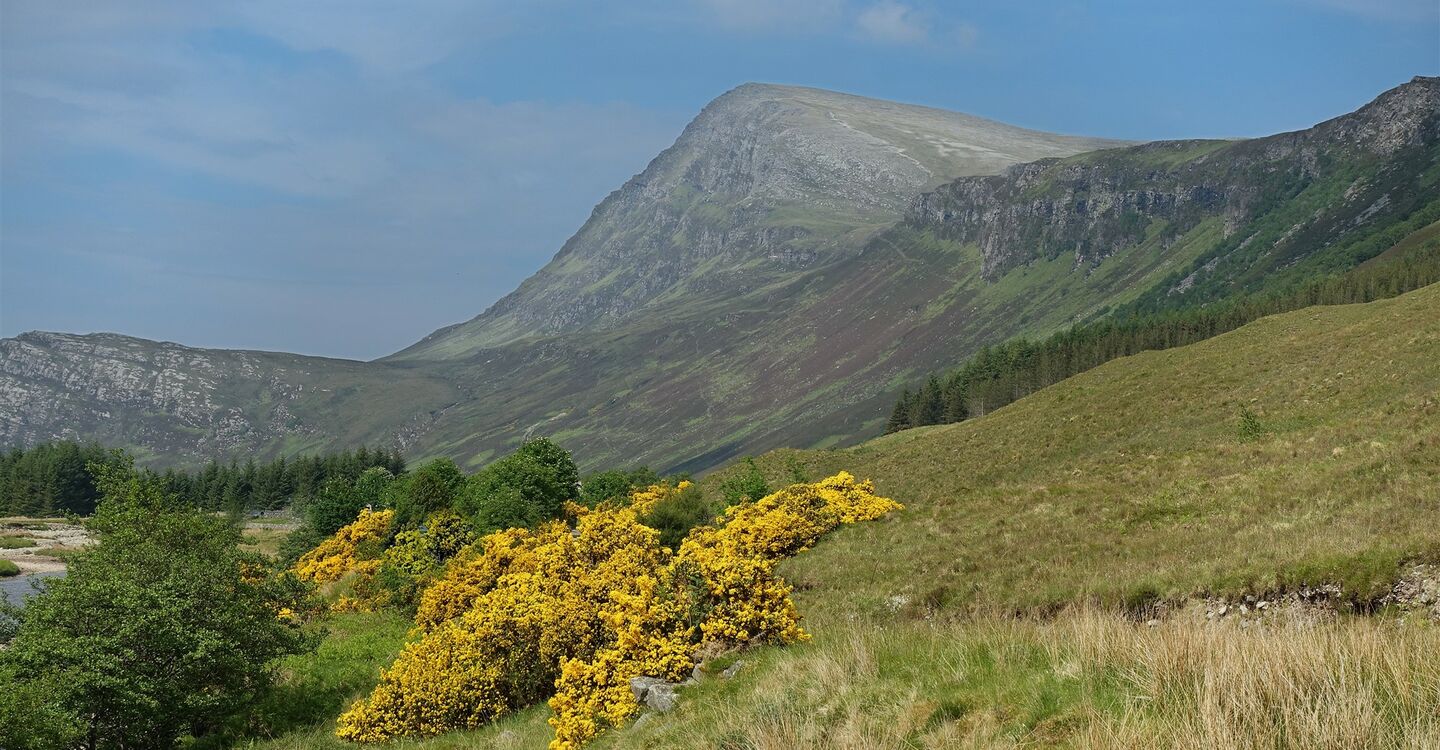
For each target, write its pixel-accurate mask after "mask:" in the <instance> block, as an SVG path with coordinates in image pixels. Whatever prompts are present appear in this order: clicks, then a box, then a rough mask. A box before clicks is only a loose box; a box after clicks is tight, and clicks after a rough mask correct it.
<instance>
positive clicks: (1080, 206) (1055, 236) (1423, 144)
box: [910, 78, 1440, 297]
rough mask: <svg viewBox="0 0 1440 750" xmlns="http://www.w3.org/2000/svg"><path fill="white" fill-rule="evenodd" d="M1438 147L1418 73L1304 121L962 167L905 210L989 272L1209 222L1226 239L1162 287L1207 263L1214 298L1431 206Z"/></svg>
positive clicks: (1434, 116) (1430, 94) (1431, 100)
mask: <svg viewBox="0 0 1440 750" xmlns="http://www.w3.org/2000/svg"><path fill="white" fill-rule="evenodd" d="M1437 148H1440V79H1436V78H1416V79H1414V80H1413V81H1411V83H1409V84H1408V85H1406V86H1402V87H1400V88H1397V89H1394V90H1392V91H1389V92H1386V93H1385V94H1383V95H1381V96H1380V97H1379V98H1378V99H1376V100H1375V101H1374V102H1372V103H1370V104H1369V105H1367V106H1366V107H1364V108H1363V109H1361V110H1359V111H1357V112H1355V113H1353V114H1350V115H1345V116H1343V117H1338V118H1336V119H1334V120H1330V121H1328V122H1324V123H1321V124H1319V125H1317V126H1315V127H1313V128H1310V129H1308V130H1303V131H1299V132H1294V133H1283V134H1280V135H1275V136H1271V137H1268V138H1259V139H1255V140H1251V141H1243V142H1225V141H1170V142H1157V143H1151V144H1146V145H1143V146H1139V147H1136V148H1130V149H1125V150H1121V151H1115V152H1110V153H1098V154H1087V155H1083V156H1079V157H1074V158H1069V159H1062V160H1044V161H1038V162H1035V163H1031V164H1025V165H1021V166H1017V167H1012V168H1011V169H1008V170H1006V172H1005V173H1004V174H1003V175H999V176H995V177H989V178H981V179H969V180H957V181H955V182H952V183H950V184H949V185H946V186H944V187H943V188H941V189H940V190H937V191H935V192H933V193H930V194H927V195H925V196H923V197H922V198H921V199H920V200H919V201H917V202H916V205H915V207H914V210H913V211H912V213H911V217H910V218H911V220H912V221H913V222H915V223H917V224H921V225H929V226H933V227H935V228H936V229H937V231H938V232H939V233H940V234H941V235H943V236H945V237H947V238H949V239H953V240H955V241H958V242H968V243H974V244H975V245H977V246H978V247H979V249H980V254H981V257H982V259H983V261H984V273H985V276H986V277H987V278H990V279H994V278H998V277H999V276H1000V275H1002V274H1004V273H1005V272H1007V271H1009V270H1010V269H1012V268H1015V267H1017V266H1019V265H1021V264H1024V263H1028V262H1032V261H1035V260H1045V259H1050V258H1054V257H1057V256H1059V255H1061V254H1071V255H1073V257H1074V261H1075V263H1076V265H1077V266H1080V265H1086V264H1089V265H1093V264H1095V263H1098V262H1100V261H1102V260H1104V259H1105V258H1106V257H1108V256H1109V255H1111V254H1113V253H1116V252H1119V251H1121V250H1122V249H1123V248H1126V247H1130V246H1134V245H1138V244H1141V243H1143V242H1145V241H1146V240H1147V239H1150V238H1152V237H1158V238H1159V241H1160V243H1161V244H1162V245H1168V244H1171V243H1173V242H1174V241H1175V240H1176V239H1177V238H1179V237H1182V236H1184V235H1185V234H1186V233H1187V232H1190V231H1192V230H1194V229H1195V228H1196V227H1197V226H1199V225H1200V224H1202V223H1204V222H1206V221H1215V222H1218V227H1219V230H1220V234H1221V236H1222V238H1223V239H1224V240H1227V241H1222V242H1221V243H1219V244H1218V245H1217V246H1216V247H1214V248H1212V250H1211V251H1210V252H1208V253H1206V257H1205V258H1203V259H1202V260H1201V262H1200V265H1199V266H1198V267H1197V268H1196V269H1195V270H1194V273H1192V274H1190V275H1187V276H1186V277H1185V278H1184V279H1183V280H1182V281H1181V282H1179V283H1178V284H1177V285H1175V286H1173V287H1169V288H1166V289H1165V290H1164V292H1165V293H1166V294H1182V293H1189V294H1190V295H1191V296H1195V295H1196V294H1197V293H1198V292H1199V291H1200V290H1202V289H1205V287H1206V284H1205V283H1203V282H1205V279H1206V277H1207V276H1208V277H1211V283H1209V287H1210V288H1209V290H1208V291H1209V292H1210V295H1209V296H1211V297H1214V296H1218V295H1219V294H1223V293H1226V292H1228V291H1230V289H1231V287H1233V286H1235V285H1237V284H1238V285H1240V286H1244V287H1253V286H1255V285H1256V282H1259V281H1261V280H1263V279H1266V278H1269V277H1271V276H1272V275H1273V274H1274V272H1276V271H1277V270H1279V269H1283V268H1286V267H1288V266H1290V265H1292V264H1294V263H1297V262H1301V261H1305V260H1307V259H1308V260H1311V261H1316V260H1318V259H1319V258H1317V257H1316V256H1317V255H1318V256H1320V257H1323V258H1326V259H1329V260H1334V257H1333V256H1334V255H1336V249H1335V248H1333V247H1328V246H1329V245H1331V244H1333V243H1334V242H1336V241H1340V242H1344V240H1345V239H1346V238H1347V237H1350V236H1354V235H1360V234H1364V233H1365V229H1366V228H1367V226H1373V225H1383V224H1385V223H1387V222H1388V221H1389V220H1391V219H1394V218H1396V217H1406V216H1410V215H1411V214H1413V213H1414V212H1416V211H1419V210H1423V209H1425V207H1426V206H1427V205H1430V204H1432V203H1433V202H1434V201H1435V199H1436V185H1437V176H1436V174H1435V171H1434V167H1435V165H1436V163H1437ZM1436 218H1440V216H1437V217H1431V219H1430V220H1432V221H1433V220H1435V219H1436ZM1342 260H1343V259H1342ZM1350 260H1351V262H1353V259H1350ZM1222 262H1223V263H1226V264H1227V265H1226V267H1224V268H1219V267H1218V266H1219V264H1220V263H1222ZM1336 265H1337V266H1343V265H1346V264H1345V263H1343V262H1341V263H1337V264H1336ZM1216 277H1219V278H1220V279H1221V280H1222V281H1223V282H1224V283H1223V284H1221V283H1214V281H1215V278H1216ZM1197 284H1199V285H1200V286H1199V287H1198V288H1197Z"/></svg>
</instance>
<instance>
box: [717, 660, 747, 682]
mask: <svg viewBox="0 0 1440 750" xmlns="http://www.w3.org/2000/svg"><path fill="white" fill-rule="evenodd" d="M744 666H745V662H744V660H736V662H735V663H734V664H731V665H730V666H728V667H726V668H725V671H723V672H721V673H720V676H721V677H724V678H725V679H727V680H729V679H732V678H734V677H735V674H736V673H737V672H739V671H740V669H741V668H742V667H744Z"/></svg>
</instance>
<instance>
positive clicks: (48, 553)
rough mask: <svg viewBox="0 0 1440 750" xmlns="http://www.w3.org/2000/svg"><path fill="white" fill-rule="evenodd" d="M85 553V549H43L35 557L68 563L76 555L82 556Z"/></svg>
mask: <svg viewBox="0 0 1440 750" xmlns="http://www.w3.org/2000/svg"><path fill="white" fill-rule="evenodd" d="M85 551H86V548H85V547H46V548H45V549H42V550H38V551H37V552H36V553H35V556H36V557H48V558H50V559H52V560H59V561H60V562H70V561H71V560H73V559H74V558H75V557H76V556H77V555H81V554H84V553H85Z"/></svg>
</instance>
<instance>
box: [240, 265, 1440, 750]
mask: <svg viewBox="0 0 1440 750" xmlns="http://www.w3.org/2000/svg"><path fill="white" fill-rule="evenodd" d="M1437 310H1440V285H1437V286H1433V287H1429V288H1426V289H1422V290H1419V291H1416V292H1413V293H1411V294H1408V295H1405V296H1402V297H1399V298H1396V299H1392V300H1385V301H1381V302H1375V303H1370V304H1367V305H1352V306H1342V307H1326V308H1311V309H1307V310H1302V311H1297V312H1294V313H1288V314H1285V315H1279V316H1274V317H1271V318H1266V319H1263V320H1261V321H1257V322H1256V323H1253V324H1251V325H1248V326H1245V327H1243V328H1241V329H1239V330H1237V331H1234V332H1232V333H1229V334H1225V335H1223V336H1220V337H1217V338H1215V339H1211V340H1208V341H1205V342H1201V343H1199V344H1195V345H1192V346H1188V347H1182V348H1177V349H1171V350H1166V351H1160V352H1147V353H1144V354H1141V355H1138V356H1135V357H1129V358H1125V359H1121V360H1116V361H1114V362H1111V363H1108V364H1106V365H1104V366H1102V367H1100V368H1097V369H1095V370H1092V371H1090V372H1087V373H1084V374H1082V375H1079V376H1076V377H1074V378H1071V379H1069V380H1067V381H1065V382H1063V383H1060V384H1058V385H1056V386H1052V387H1050V388H1047V389H1045V390H1042V391H1040V392H1038V393H1036V394H1033V395H1031V396H1028V397H1026V398H1024V399H1021V400H1019V401H1017V402H1015V403H1014V404H1011V405H1009V406H1007V407H1004V408H1002V409H999V410H996V411H995V412H992V413H991V414H988V415H986V416H985V417H982V418H978V419H974V420H970V421H967V422H963V423H960V424H956V425H946V426H940V427H931V428H922V429H917V430H909V431H906V432H902V433H899V434H896V435H891V436H887V437H885V438H881V439H877V440H874V441H871V442H869V443H866V444H864V445H861V446H858V447H856V448H851V449H846V450H836V451H779V452H775V453H772V454H768V455H766V456H764V457H761V458H760V459H759V464H760V466H761V467H762V469H764V470H765V471H766V473H767V475H768V476H769V478H770V480H771V484H772V486H779V485H780V484H783V483H784V482H785V481H787V480H788V477H789V476H790V475H791V473H792V472H793V471H794V470H795V469H796V467H798V468H799V469H800V470H802V471H804V472H805V473H807V474H809V475H810V476H811V477H818V476H823V475H825V474H827V473H830V472H833V471H836V470H840V469H845V470H848V471H851V472H853V473H855V474H858V475H861V476H866V477H871V478H873V479H875V481H876V483H877V486H878V488H879V490H880V491H881V492H882V493H885V494H889V495H892V496H894V497H896V498H897V499H899V500H900V501H901V502H903V503H905V504H906V506H907V507H906V509H905V510H904V511H901V512H898V513H894V514H891V515H890V516H889V517H887V518H885V519H882V520H880V521H877V522H871V523H866V524H859V525H856V526H854V527H848V528H845V529H842V530H839V531H837V532H834V533H833V534H832V535H830V536H829V537H827V538H826V539H825V540H824V541H823V542H822V543H820V544H818V545H816V547H815V548H814V549H813V550H810V551H808V552H806V553H805V554H802V555H799V556H797V557H796V558H793V559H791V560H788V561H787V562H786V563H785V564H784V566H783V568H782V571H783V572H784V573H785V575H786V576H787V577H788V578H789V580H790V581H791V582H792V583H793V584H794V585H795V597H796V599H797V602H798V604H799V606H800V610H801V612H802V613H804V615H805V617H806V623H807V624H806V626H807V627H808V628H809V629H810V630H811V632H812V633H813V634H814V639H813V641H811V642H809V643H805V644H801V645H797V646H792V647H788V648H761V649H753V650H750V651H747V652H745V653H743V654H740V655H739V656H738V658H739V659H741V660H743V661H744V662H745V664H744V665H743V666H742V668H741V669H740V671H739V673H738V675H737V676H736V677H735V678H734V679H733V680H725V679H721V678H717V677H713V676H712V677H709V678H707V679H705V680H703V681H701V682H700V683H699V684H698V685H696V686H694V687H690V688H685V689H682V697H681V705H680V708H679V709H677V710H676V711H675V712H674V713H672V714H667V715H663V716H657V717H656V718H654V719H653V720H650V721H648V722H647V723H646V724H644V725H642V726H638V727H637V726H631V727H628V728H626V729H623V730H619V731H616V732H613V733H611V734H608V735H605V736H602V737H601V738H600V739H599V740H598V741H597V742H596V743H595V744H594V747H595V748H597V749H603V748H628V747H646V748H691V747H706V748H727V749H728V748H735V749H739V748H747V749H754V750H769V749H771V748H872V747H899V748H923V747H975V748H1020V747H1027V748H1029V747H1072V748H1106V749H1109V748H1140V747H1144V748H1175V749H1177V750H1199V749H1200V748H1245V749H1247V750H1248V749H1249V748H1255V749H1256V750H1258V749H1259V748H1266V749H1280V748H1296V749H1298V748H1352V747H1366V748H1372V747H1373V748H1396V749H1397V750H1399V749H1402V748H1403V749H1410V748H1414V749H1416V750H1418V749H1419V748H1428V747H1435V746H1440V660H1437V659H1435V658H1434V654H1435V653H1440V625H1437V624H1435V623H1430V622H1426V621H1423V620H1422V618H1417V617H1410V618H1406V619H1401V618H1398V617H1391V616H1389V615H1386V616H1384V617H1368V616H1360V615H1358V614H1345V613H1343V612H1342V613H1341V614H1339V615H1338V616H1333V617H1328V618H1327V617H1318V618H1317V617H1314V616H1309V615H1306V614H1305V613H1304V612H1298V613H1296V614H1295V615H1294V616H1293V617H1289V618H1285V617H1281V618H1278V619H1276V620H1274V621H1272V622H1269V623H1267V624H1263V625H1256V626H1251V627H1241V626H1240V625H1239V624H1238V623H1237V622H1235V621H1233V620H1227V621H1223V622H1210V621H1207V620H1206V619H1205V618H1204V616H1203V615H1201V614H1196V613H1195V612H1194V611H1193V609H1190V610H1183V611H1179V612H1178V613H1173V614H1172V615H1171V616H1168V617H1165V618H1163V619H1160V620H1157V621H1155V622H1154V623H1153V625H1151V624H1147V623H1142V622H1141V621H1139V620H1137V619H1136V617H1135V615H1136V614H1137V612H1139V611H1142V610H1144V609H1146V608H1148V607H1151V606H1153V605H1154V604H1155V603H1156V602H1157V601H1165V602H1170V603H1172V604H1174V605H1175V606H1176V607H1177V608H1178V607H1179V605H1180V604H1181V603H1183V602H1184V601H1185V600H1186V599H1187V598H1192V597H1198V596H1204V595H1215V594H1222V595H1237V594H1240V593H1245V592H1254V593H1261V592H1276V591H1281V590H1289V589H1294V588H1295V587H1297V586H1299V585H1300V584H1302V583H1320V582H1335V583H1339V584H1341V585H1342V586H1343V587H1344V590H1345V591H1346V592H1347V594H1346V595H1347V596H1348V597H1349V600H1350V601H1351V602H1352V603H1354V604H1357V605H1360V606H1357V607H1356V608H1355V609H1354V611H1355V612H1363V611H1366V609H1367V607H1368V606H1369V605H1371V604H1373V603H1375V601H1376V598H1377V597H1378V596H1379V595H1380V594H1381V593H1383V592H1385V591H1386V590H1388V588H1389V587H1390V585H1391V584H1392V583H1393V581H1394V580H1395V578H1396V576H1397V574H1398V573H1399V571H1400V566H1401V564H1402V563H1403V562H1408V561H1416V560H1434V559H1436V558H1437V557H1440V523H1436V519H1437V518H1440V489H1437V488H1440V396H1437V394H1440V314H1437V312H1436V311H1437ZM725 476H726V475H725V473H724V472H721V473H718V474H716V475H712V476H711V477H707V478H705V479H704V480H703V482H702V484H703V485H706V486H713V485H714V484H715V483H717V482H719V481H722V480H723V479H724V478H725ZM1174 611H1175V610H1173V609H1172V612H1174ZM1147 616H1148V615H1147ZM373 617H377V618H381V619H379V620H378V622H379V623H381V625H380V626H379V627H381V628H382V631H383V632H388V633H389V635H388V636H384V637H381V638H380V643H379V644H378V645H377V647H376V648H375V649H374V650H372V651H368V652H366V651H365V650H364V649H355V648H353V647H351V646H347V645H345V644H346V643H347V641H346V640H345V639H342V640H340V641H338V642H337V643H336V644H335V645H333V646H331V648H332V649H335V651H333V652H332V653H334V654H335V656H334V657H332V659H333V661H332V662H331V666H330V667H328V668H324V669H322V668H320V667H319V666H318V665H317V664H315V662H314V661H312V660H311V657H306V658H304V659H301V660H298V661H296V662H295V664H296V666H295V667H294V668H292V675H291V677H289V678H288V679H289V680H290V682H289V683H288V684H290V685H291V686H292V689H295V690H302V689H303V686H305V685H321V684H324V683H323V682H322V681H317V678H316V677H315V675H317V674H324V673H327V672H332V671H333V672H338V673H340V674H344V675H347V677H346V678H345V679H341V680H335V681H333V682H332V683H331V684H334V685H337V687H335V688H332V689H330V690H329V691H323V690H322V691H319V692H320V694H322V695H327V696H329V697H328V698H327V699H326V700H324V701H318V702H317V703H315V704H313V705H312V706H311V707H310V708H309V709H307V710H306V711H305V712H303V713H304V716H305V717H306V718H305V719H304V721H299V720H297V721H292V722H289V724H287V725H286V726H291V727H293V730H291V731H289V732H286V733H283V734H282V733H279V732H277V734H280V736H278V737H277V738H276V739H274V740H273V741H270V742H266V743H261V744H255V745H253V747H259V748H270V749H271V750H298V749H299V748H341V747H345V745H344V744H343V743H340V742H339V741H338V740H336V739H335V738H334V737H333V736H332V735H331V734H330V732H331V728H332V726H333V725H332V724H331V722H333V719H334V716H335V715H336V714H338V712H339V709H340V707H341V706H342V705H344V704H345V703H346V702H347V700H348V698H349V697H355V696H358V695H359V694H361V693H363V692H364V690H365V688H366V687H367V686H368V685H370V684H372V683H373V680H374V677H373V672H367V671H366V670H367V669H368V670H373V669H375V668H377V667H378V666H381V665H383V664H385V663H387V658H385V657H386V655H387V654H393V653H394V649H398V647H399V643H400V640H401V639H402V638H403V631H404V627H403V626H404V623H403V621H401V620H395V621H393V622H392V621H387V620H385V619H384V618H385V617H390V616H383V615H377V616H373ZM340 622H347V621H344V620H341V621H340ZM348 622H350V623H351V624H350V625H346V626H345V627H354V628H361V627H362V626H365V627H369V626H368V625H365V622H364V621H358V620H355V621H348ZM387 629H388V630H387ZM360 637H364V636H363V633H362V632H361V631H360V630H358V629H357V630H355V631H354V632H353V633H352V634H351V635H350V636H347V638H360ZM327 643H329V642H328V641H327ZM357 651H358V652H359V654H358V655H357ZM367 654H368V655H367ZM729 658H730V659H734V658H735V657H734V656H733V655H732V656H731V657H729ZM367 659H368V660H369V661H367ZM322 661H324V660H322ZM299 665H310V666H304V667H301V666H299ZM712 666H719V665H712ZM717 671H718V669H711V670H708V673H709V674H711V675H713V674H714V673H715V672H717ZM340 685H343V687H339V686H340ZM340 696H348V697H347V698H342V697H340ZM297 700H300V699H299V698H297ZM547 715H548V710H547V709H546V708H545V707H544V706H539V707H533V708H531V709H528V710H526V711H522V712H519V713H517V714H515V715H513V716H511V717H507V718H506V719H504V720H502V721H501V722H498V723H497V724H495V725H492V726H490V727H486V728H485V729H482V730H478V731H473V732H456V733H451V734H447V735H443V736H441V737H437V738H432V739H428V740H412V741H403V742H398V743H395V744H394V745H393V747H395V748H400V749H406V750H408V749H411V748H413V749H415V750H440V749H445V748H462V747H502V748H511V747H514V748H519V747H542V746H543V745H544V744H545V743H546V742H548V740H549V739H550V736H551V735H550V732H549V729H548V727H547V726H546V724H545V718H546V717H547ZM307 722H310V723H307Z"/></svg>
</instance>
